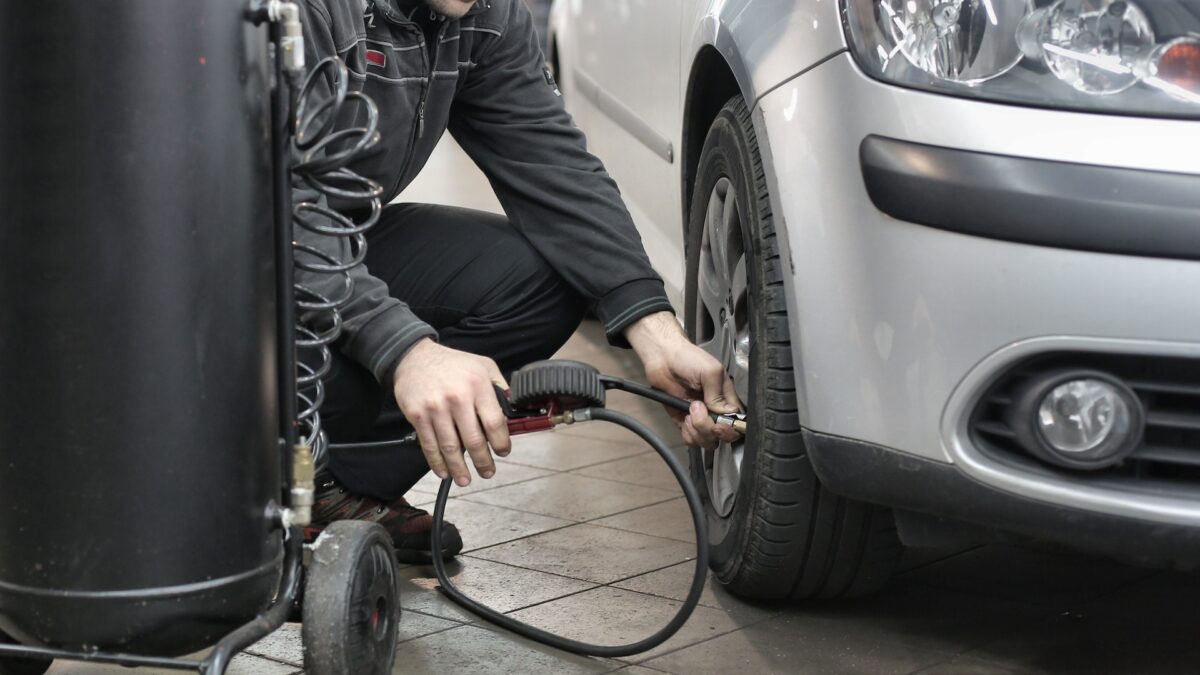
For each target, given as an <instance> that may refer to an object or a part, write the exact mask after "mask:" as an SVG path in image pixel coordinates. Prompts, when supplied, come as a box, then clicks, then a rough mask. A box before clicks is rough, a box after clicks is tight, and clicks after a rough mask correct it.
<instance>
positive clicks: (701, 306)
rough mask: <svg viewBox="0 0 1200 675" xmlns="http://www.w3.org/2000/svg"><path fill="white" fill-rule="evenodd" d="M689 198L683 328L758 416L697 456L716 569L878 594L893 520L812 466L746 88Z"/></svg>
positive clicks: (719, 127)
mask: <svg viewBox="0 0 1200 675" xmlns="http://www.w3.org/2000/svg"><path fill="white" fill-rule="evenodd" d="M692 194H693V196H692V201H691V209H690V218H689V222H688V236H687V252H688V255H687V286H686V319H685V320H686V325H687V328H688V332H689V336H690V337H691V338H692V339H693V340H695V341H696V342H697V344H701V346H704V347H705V348H706V349H707V350H708V351H709V352H710V353H712V354H714V355H715V356H717V358H718V359H720V360H722V363H724V364H725V366H726V370H727V371H729V372H730V374H731V375H732V376H733V378H734V381H735V384H737V388H738V391H739V395H740V396H741V397H742V399H743V403H744V404H746V406H747V408H746V409H747V410H748V411H749V416H748V422H749V425H750V426H749V434H748V435H747V437H746V438H745V439H744V442H743V444H742V445H741V448H740V450H739V448H738V447H737V446H736V445H734V446H729V445H725V446H722V447H721V448H719V449H718V450H717V451H705V450H701V449H699V448H692V449H691V452H690V459H691V462H690V463H691V470H692V478H693V480H694V481H695V482H696V485H697V487H698V488H699V489H700V492H701V496H702V499H703V501H704V505H705V509H706V511H707V512H708V527H709V550H710V553H711V567H712V569H713V572H714V573H715V575H716V577H717V579H718V580H719V581H720V582H721V583H722V584H724V585H725V586H726V587H728V588H729V590H730V591H731V592H733V593H734V594H736V595H739V596H742V597H746V598H756V599H783V598H793V599H809V598H835V597H851V596H860V595H865V594H868V593H871V592H873V591H876V590H878V589H879V588H881V587H882V586H883V585H884V583H885V582H886V581H887V579H888V577H889V576H890V574H891V572H892V570H893V568H894V567H895V564H896V562H897V560H898V558H899V555H900V551H901V546H900V542H899V540H898V539H897V537H896V529H895V521H894V518H893V517H892V514H891V512H890V511H888V510H887V509H884V508H881V507H877V506H872V505H868V504H865V503H862V502H857V501H853V500H850V499H845V498H843V497H839V496H837V495H835V494H833V493H831V492H829V491H828V490H826V489H825V488H824V487H823V486H822V485H821V483H820V481H819V480H818V479H817V476H816V474H815V473H814V471H813V468H812V464H811V463H810V462H809V458H808V454H807V451H806V448H805V444H804V439H803V437H802V435H801V429H800V416H799V414H798V412H797V403H796V401H797V396H796V389H795V387H796V385H795V382H796V380H795V377H794V374H793V368H792V349H791V339H790V337H789V329H788V317H787V306H786V303H785V299H784V288H783V284H784V283H785V280H786V281H787V282H790V281H791V279H792V275H791V274H785V273H784V269H783V267H782V263H781V259H780V256H779V248H778V247H779V244H778V240H777V238H776V234H775V226H774V222H773V220H772V214H771V205H770V199H769V195H768V190H767V182H766V177H765V175H764V173H763V165H762V157H761V156H760V154H759V149H758V142H757V140H756V136H755V133H754V126H753V123H752V122H751V117H750V111H749V109H748V108H747V107H746V104H745V102H744V101H743V100H742V98H741V97H740V96H737V97H734V98H732V99H730V100H729V102H728V103H726V104H725V106H724V108H722V109H721V111H720V113H718V115H717V117H716V120H715V121H714V122H713V124H712V126H711V127H710V128H709V132H708V136H707V138H706V139H705V143H704V149H703V151H702V153H701V157H700V164H699V168H698V171H697V177H696V184H695V189H694V190H693V193H692ZM730 199H732V200H733V201H734V205H733V206H729V204H730ZM717 209H720V212H719V214H718V211H717ZM734 219H736V220H734ZM735 229H736V230H738V231H737V232H735V231H734V230H735ZM706 231H707V232H708V233H709V234H707V235H706V234H705V232H706ZM739 233H740V235H739ZM714 244H715V245H718V246H724V248H725V251H724V252H723V253H721V252H719V251H717V249H715V248H714ZM739 245H740V250H739ZM737 256H740V257H737ZM738 261H741V264H740V265H739V264H738ZM702 266H703V270H702ZM739 269H740V270H741V272H740V276H739ZM721 270H726V271H728V272H729V273H728V275H727V277H721V274H724V273H725V272H723V271H721ZM722 279H725V281H724V282H722ZM722 283H724V284H725V286H724V288H726V289H727V292H726V294H725V296H722V295H721V290H722V288H723V287H722ZM742 289H744V290H742ZM722 298H724V299H722ZM715 305H720V306H721V309H720V311H719V312H718V311H717V310H716V308H715ZM734 469H736V471H734Z"/></svg>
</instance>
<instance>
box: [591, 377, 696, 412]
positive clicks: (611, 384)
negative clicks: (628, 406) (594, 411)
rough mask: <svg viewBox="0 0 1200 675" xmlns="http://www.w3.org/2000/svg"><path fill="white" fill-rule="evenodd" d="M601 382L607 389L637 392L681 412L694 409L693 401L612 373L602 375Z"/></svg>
mask: <svg viewBox="0 0 1200 675" xmlns="http://www.w3.org/2000/svg"><path fill="white" fill-rule="evenodd" d="M600 383H601V384H603V385H604V388H605V389H620V390H621V391H627V392H629V393H631V394H637V395H638V396H641V397H643V398H648V399H650V400H651V401H656V402H658V403H661V404H663V405H665V406H670V407H672V408H674V409H676V410H678V411H680V412H689V411H690V410H691V409H692V403H691V401H687V400H685V399H682V398H679V397H678V396H672V395H670V394H668V393H666V392H665V391H659V390H657V389H655V388H653V387H647V386H646V385H644V384H641V383H638V382H634V381H633V380H626V379H625V378H623V377H613V376H612V375H601V376H600Z"/></svg>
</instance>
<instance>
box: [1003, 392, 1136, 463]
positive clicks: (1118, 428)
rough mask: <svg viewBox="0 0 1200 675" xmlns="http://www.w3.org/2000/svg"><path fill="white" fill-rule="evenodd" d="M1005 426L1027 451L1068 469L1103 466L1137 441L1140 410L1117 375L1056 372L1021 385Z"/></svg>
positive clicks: (1124, 454)
mask: <svg viewBox="0 0 1200 675" xmlns="http://www.w3.org/2000/svg"><path fill="white" fill-rule="evenodd" d="M1008 423H1009V427H1010V428H1011V429H1012V430H1013V432H1014V433H1015V434H1016V435H1017V441H1018V442H1019V443H1020V444H1021V446H1022V447H1024V448H1025V449H1026V450H1027V451H1029V452H1030V454H1032V455H1034V456H1035V457H1037V458H1039V459H1042V460H1044V461H1047V462H1050V463H1052V464H1056V465H1058V466H1062V467H1066V468H1071V469H1102V468H1105V467H1108V466H1112V465H1113V464H1116V463H1117V462H1120V461H1121V460H1123V459H1125V458H1126V457H1128V456H1129V454H1130V453H1131V452H1133V451H1134V449H1136V448H1137V446H1138V444H1139V443H1140V442H1141V437H1142V427H1143V413H1142V407H1141V403H1140V402H1139V401H1138V399H1137V396H1136V395H1135V394H1134V393H1133V392H1132V391H1131V390H1130V389H1129V387H1127V386H1125V385H1124V384H1123V383H1122V382H1121V381H1120V380H1117V379H1116V378H1114V377H1112V376H1109V375H1107V374H1105V373H1098V372H1091V371H1079V370H1071V371H1056V372H1052V373H1047V374H1045V375H1040V376H1036V377H1033V378H1031V379H1030V380H1029V382H1027V383H1026V384H1025V385H1024V386H1022V387H1021V388H1020V389H1019V390H1018V392H1017V394H1016V396H1015V398H1014V400H1013V405H1012V408H1010V411H1009V415H1008Z"/></svg>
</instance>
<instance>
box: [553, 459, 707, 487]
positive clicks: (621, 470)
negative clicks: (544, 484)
mask: <svg viewBox="0 0 1200 675" xmlns="http://www.w3.org/2000/svg"><path fill="white" fill-rule="evenodd" d="M677 456H679V457H680V458H681V459H682V460H683V461H684V462H685V465H686V462H687V455H686V453H684V452H682V451H680V452H679V453H678V454H677ZM573 473H577V474H580V475H582V476H591V477H593V478H604V479H607V480H615V481H620V482H622V483H632V484H634V485H642V486H645V487H652V488H658V489H659V490H667V491H669V492H676V493H680V494H682V490H681V489H680V488H679V483H678V482H677V481H676V480H675V475H674V474H672V473H671V470H670V469H669V468H667V465H666V464H664V463H663V461H662V458H661V457H659V456H658V453H654V452H647V453H642V454H640V455H636V456H634V457H629V458H626V459H618V460H616V461H614V462H605V463H604V464H593V465H592V466H588V467H584V468H582V469H576V470H575V471H574V472H573Z"/></svg>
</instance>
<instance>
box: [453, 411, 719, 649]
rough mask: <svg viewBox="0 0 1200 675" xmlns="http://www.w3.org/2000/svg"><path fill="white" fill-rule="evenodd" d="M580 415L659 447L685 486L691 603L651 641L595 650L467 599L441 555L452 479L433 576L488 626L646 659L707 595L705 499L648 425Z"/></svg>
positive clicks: (609, 414)
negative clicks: (692, 556)
mask: <svg viewBox="0 0 1200 675" xmlns="http://www.w3.org/2000/svg"><path fill="white" fill-rule="evenodd" d="M575 415H576V418H582V419H586V417H587V416H588V415H590V416H591V419H593V420H599V421H602V422H610V423H612V424H616V425H619V426H623V427H625V428H626V429H629V430H630V431H632V432H633V433H635V434H637V435H638V436H640V437H641V438H642V440H644V441H646V443H648V444H649V445H650V447H652V448H654V451H655V452H657V453H658V455H659V456H660V457H662V459H663V461H664V462H666V463H667V466H669V467H671V473H672V474H674V475H675V480H677V481H678V482H679V487H680V488H682V489H683V496H684V497H685V498H686V499H687V503H688V508H689V509H690V510H691V512H692V524H693V526H694V527H695V529H696V571H695V574H694V575H693V577H692V588H691V590H690V591H688V596H687V599H685V600H684V601H683V605H682V606H681V607H680V608H679V611H678V612H676V613H675V616H674V617H672V618H671V620H670V621H669V622H668V623H667V625H665V626H663V627H662V629H661V630H659V631H658V632H657V633H655V634H653V635H651V636H650V637H648V638H645V639H644V640H639V641H637V642H634V643H632V644H627V645H612V646H607V645H594V644H589V643H587V642H580V641H579V640H572V639H571V638H567V637H563V636H561V635H555V634H554V633H551V632H548V631H544V630H542V629H541V628H535V627H533V626H530V625H529V624H527V623H523V622H521V621H518V620H516V619H514V618H513V617H511V616H508V615H506V614H501V613H500V612H497V611H496V610H494V609H492V608H491V607H487V606H485V605H482V604H480V603H478V602H476V601H475V600H473V599H471V598H469V597H467V595H466V594H464V593H463V592H462V591H460V590H458V588H457V587H456V586H455V585H454V584H452V583H450V576H449V575H448V574H446V563H445V561H444V560H442V556H441V555H440V552H441V550H442V529H443V528H442V520H443V518H445V515H446V500H447V499H448V498H449V497H450V486H451V485H452V484H453V480H451V479H450V478H447V479H445V480H443V481H442V485H441V487H440V488H438V496H437V503H436V504H435V506H434V509H433V551H434V555H433V571H434V574H436V575H437V580H438V583H439V584H441V586H442V593H445V594H446V596H447V597H449V598H450V599H451V600H453V601H455V602H457V603H458V604H460V605H462V606H463V607H465V608H467V609H468V610H470V611H472V612H474V613H475V614H478V615H479V616H482V617H483V618H485V619H487V620H488V621H491V622H492V623H494V624H496V625H498V626H501V627H503V628H507V629H509V630H511V631H512V632H514V633H516V634H518V635H522V636H524V637H527V638H529V639H531V640H534V641H537V642H540V643H542V644H544V645H549V646H551V647H555V648H557V649H562V650H564V651H568V652H572V653H575V654H582V655H584V656H602V657H609V658H614V657H619V656H630V655H632V654H640V653H642V652H644V651H647V650H650V649H653V648H655V647H657V646H658V645H660V644H662V643H664V642H666V641H667V640H668V639H670V637H671V636H672V635H674V634H675V633H676V632H677V631H678V630H679V629H680V628H681V627H683V624H684V623H685V622H686V621H687V620H688V618H689V617H690V616H691V615H692V611H693V610H694V609H696V604H697V603H699V602H700V594H701V593H703V592H704V581H705V578H706V577H707V576H708V531H707V527H706V526H705V522H706V520H705V515H704V506H703V505H702V504H701V503H700V495H699V494H698V493H697V492H696V488H695V486H693V485H692V481H691V479H690V478H689V477H688V472H687V469H686V468H684V466H683V464H681V463H680V461H679V460H678V459H676V458H675V455H674V454H672V453H671V449H670V448H669V447H667V444H666V443H664V442H663V441H662V439H660V438H659V437H658V436H656V435H655V434H654V432H653V431H650V429H648V428H647V427H646V426H645V425H644V424H642V423H641V422H639V421H637V420H635V419H633V418H632V417H630V416H629V415H626V414H624V413H619V412H617V411H615V410H607V409H605V408H586V409H584V410H580V411H576V413H575Z"/></svg>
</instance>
